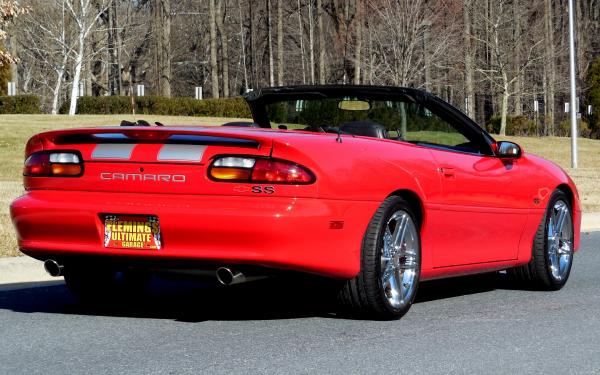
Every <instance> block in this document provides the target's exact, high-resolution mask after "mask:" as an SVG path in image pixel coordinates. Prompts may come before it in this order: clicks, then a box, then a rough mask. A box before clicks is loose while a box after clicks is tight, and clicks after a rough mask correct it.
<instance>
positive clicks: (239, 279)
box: [216, 267, 246, 285]
mask: <svg viewBox="0 0 600 375" xmlns="http://www.w3.org/2000/svg"><path fill="white" fill-rule="evenodd" d="M216 276H217V280H218V281H219V283H221V284H223V285H233V284H240V283H243V282H245V281H246V276H245V275H244V274H243V273H241V272H240V271H237V270H233V269H231V268H228V267H219V268H218V269H217V272H216Z"/></svg>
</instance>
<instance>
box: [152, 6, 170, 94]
mask: <svg viewBox="0 0 600 375" xmlns="http://www.w3.org/2000/svg"><path fill="white" fill-rule="evenodd" d="M154 12H155V22H156V28H157V32H156V35H155V38H156V53H157V54H156V64H157V74H158V87H157V90H158V93H159V94H160V95H162V96H166V97H171V0H156V2H155V9H154Z"/></svg>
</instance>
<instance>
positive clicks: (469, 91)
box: [463, 0, 475, 118]
mask: <svg viewBox="0 0 600 375" xmlns="http://www.w3.org/2000/svg"><path fill="white" fill-rule="evenodd" d="M463 21H464V31H463V38H464V43H465V99H466V103H465V104H466V105H465V112H466V114H467V116H469V117H471V118H475V92H474V88H473V75H474V68H473V47H472V45H473V44H472V43H473V42H472V39H471V0H464V2H463Z"/></svg>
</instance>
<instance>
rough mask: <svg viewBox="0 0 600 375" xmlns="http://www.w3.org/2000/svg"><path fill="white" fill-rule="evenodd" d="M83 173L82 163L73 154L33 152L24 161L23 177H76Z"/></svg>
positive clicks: (79, 158)
mask: <svg viewBox="0 0 600 375" xmlns="http://www.w3.org/2000/svg"><path fill="white" fill-rule="evenodd" d="M82 173H83V163H82V161H81V157H80V156H79V154H78V153H74V152H62V151H61V152H46V151H41V152H35V153H33V154H31V155H29V157H28V158H27V160H25V167H24V168H23V175H24V176H31V177H77V176H81V174H82Z"/></svg>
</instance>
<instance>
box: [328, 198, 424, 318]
mask: <svg viewBox="0 0 600 375" xmlns="http://www.w3.org/2000/svg"><path fill="white" fill-rule="evenodd" d="M399 211H400V212H405V213H407V214H408V216H409V217H410V220H412V223H413V225H414V231H413V232H414V233H415V235H414V237H416V238H415V241H416V246H415V245H413V248H416V253H417V264H416V268H415V270H414V271H415V272H416V276H415V279H414V283H415V285H414V290H413V292H412V295H410V297H409V298H406V301H404V299H403V301H404V303H403V304H402V305H401V306H399V307H394V306H392V304H391V303H390V301H389V299H388V298H389V296H388V295H386V290H384V285H383V284H384V283H383V281H382V278H383V274H382V272H383V270H382V259H381V257H382V254H383V251H384V250H383V248H384V245H383V242H384V233H385V231H386V226H387V225H388V221H389V220H390V219H391V218H392V216H393V215H394V214H395V213H397V212H399ZM420 259H421V241H420V234H419V227H418V221H417V220H416V217H415V214H414V212H413V209H412V207H411V206H410V204H408V202H407V201H406V200H404V199H403V198H401V197H398V196H391V197H389V198H387V199H386V200H385V201H384V202H383V203H382V204H381V206H380V207H379V208H378V209H377V211H376V212H375V215H374V216H373V218H372V219H371V222H370V223H369V226H368V228H367V231H366V233H365V236H364V238H363V242H362V249H361V270H360V273H359V274H358V275H357V276H356V277H355V278H353V279H351V280H348V281H346V282H345V283H344V285H343V286H342V288H341V290H340V292H339V295H338V297H339V300H340V302H341V305H342V307H343V312H344V313H346V314H349V315H350V316H352V317H355V318H364V319H377V320H389V319H399V318H401V317H402V316H403V315H404V314H406V312H407V311H408V310H409V309H410V306H411V305H412V302H413V300H414V297H415V295H416V293H417V289H418V284H419V277H420V273H421V262H420Z"/></svg>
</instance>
